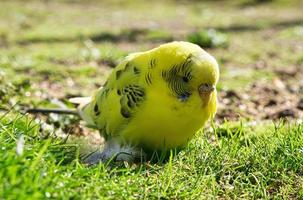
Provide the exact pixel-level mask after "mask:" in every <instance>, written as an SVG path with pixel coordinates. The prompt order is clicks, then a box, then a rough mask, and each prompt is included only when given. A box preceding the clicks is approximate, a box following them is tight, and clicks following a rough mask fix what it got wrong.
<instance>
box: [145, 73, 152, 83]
mask: <svg viewBox="0 0 303 200" xmlns="http://www.w3.org/2000/svg"><path fill="white" fill-rule="evenodd" d="M145 82H146V83H147V84H148V85H151V84H152V83H153V82H152V76H151V73H147V74H146V75H145Z"/></svg>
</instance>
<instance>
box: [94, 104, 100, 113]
mask: <svg viewBox="0 0 303 200" xmlns="http://www.w3.org/2000/svg"><path fill="white" fill-rule="evenodd" d="M94 112H95V115H96V116H98V115H100V110H99V107H98V104H97V103H96V104H95V106H94Z"/></svg>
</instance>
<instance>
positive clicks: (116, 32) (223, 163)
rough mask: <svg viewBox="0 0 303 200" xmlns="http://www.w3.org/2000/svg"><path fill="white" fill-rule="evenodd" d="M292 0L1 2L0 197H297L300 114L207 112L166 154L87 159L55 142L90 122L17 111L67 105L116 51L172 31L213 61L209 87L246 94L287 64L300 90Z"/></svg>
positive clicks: (75, 146) (302, 191) (301, 175)
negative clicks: (146, 158) (129, 160)
mask: <svg viewBox="0 0 303 200" xmlns="http://www.w3.org/2000/svg"><path fill="white" fill-rule="evenodd" d="M302 5H303V4H302V1H301V0H292V1H288V0H272V1H266V2H264V3H262V2H261V3H260V1H256V0H249V1H246V0H240V1H237V0H230V1H195V0H192V1H173V0H171V1H165V2H164V1H158V0H156V1H149V2H147V1H140V0H133V1H130V0H124V1H120V0H115V1H96V0H88V1H80V0H75V1H68V0H56V1H38V0H29V1H17V0H12V1H0V144H1V145H0V180H1V182H0V199H46V198H50V199H98V198H100V199H303V183H302V181H303V168H302V166H303V135H302V133H303V124H302V119H300V118H297V119H293V120H290V121H288V122H287V121H284V122H283V121H280V122H277V121H273V120H271V119H268V121H255V116H250V118H249V119H250V120H251V121H245V120H247V119H245V120H243V121H236V122H231V121H228V119H227V120H226V121H225V122H220V121H219V120H217V121H216V125H215V126H214V127H213V128H212V129H206V130H205V131H204V132H201V133H198V134H197V136H196V137H195V138H194V140H192V141H191V142H190V143H189V144H188V146H187V147H186V148H185V149H183V150H182V151H181V152H180V153H179V154H177V155H175V156H173V157H170V159H169V160H168V161H167V162H160V161H159V162H155V163H141V164H134V165H129V164H126V163H103V164H102V163H100V164H98V165H97V166H93V167H88V166H85V165H84V164H83V163H82V162H81V156H82V148H80V144H79V143H76V142H75V141H77V140H67V141H66V140H65V137H66V136H67V135H68V134H71V136H70V138H71V137H74V138H78V139H79V140H82V137H78V135H79V134H80V135H81V134H82V135H83V134H84V133H86V132H87V131H89V132H90V131H91V130H87V129H84V128H83V127H82V126H81V125H79V123H80V122H79V119H77V118H75V117H70V116H60V117H58V116H56V115H50V116H40V115H39V116H36V117H34V116H28V115H24V114H23V113H24V108H25V107H32V106H38V107H56V106H58V105H62V104H65V105H66V106H68V107H69V106H71V105H70V104H69V103H68V102H67V99H68V98H69V97H74V96H87V95H91V93H92V91H93V90H95V89H96V88H98V87H99V86H101V85H102V84H103V83H104V82H105V80H106V77H107V76H108V74H109V73H110V72H111V70H112V68H114V67H115V66H116V65H117V64H118V63H119V62H120V61H121V60H122V59H123V57H125V56H126V55H127V54H129V53H131V52H137V51H144V50H148V49H151V48H153V47H155V46H158V45H159V44H162V43H165V42H168V41H172V40H190V41H192V42H195V43H198V44H200V45H201V46H203V47H205V48H206V50H207V51H208V52H210V53H211V54H212V55H213V56H214V57H215V58H216V59H217V60H218V62H219V64H220V71H221V74H220V82H219V85H218V89H219V91H222V90H225V91H226V90H233V91H235V92H236V93H237V94H242V93H244V94H243V96H245V95H246V96H249V95H251V94H250V93H249V92H247V91H250V90H249V89H250V88H251V86H252V85H253V84H255V83H262V84H264V85H266V86H272V85H273V82H272V80H275V79H277V78H278V79H282V78H281V77H280V76H279V74H278V73H276V70H277V69H291V68H294V69H296V70H297V71H298V72H297V73H296V74H295V75H294V76H288V77H287V79H282V81H283V83H284V84H286V86H287V87H288V86H294V87H297V88H299V89H298V90H297V91H299V93H298V94H296V95H297V96H299V95H301V93H300V92H302V88H303V87H302V84H301V85H300V83H301V82H300V81H301V80H302V75H300V72H301V71H299V70H300V69H302V67H303V54H302V48H303V41H302V27H303V20H302V11H301V10H302V9H301V8H302ZM208 30H214V32H212V34H209V31H208ZM218 42H219V43H218ZM220 42H222V43H220ZM287 87H286V88H287ZM282 94H283V93H282ZM276 98H283V95H282V96H281V95H277V96H276ZM219 103H220V105H221V104H223V102H222V99H220V98H219ZM224 106H226V107H228V108H230V109H234V107H229V105H224ZM281 106H283V105H281ZM236 109H239V108H238V107H237V108H236ZM220 111H221V110H220V107H219V112H220ZM241 112H244V113H245V112H246V111H245V110H244V111H243V110H241ZM256 118H257V117H256ZM220 120H222V119H220ZM300 120H301V121H300ZM62 137H63V138H62ZM20 138H21V139H20ZM22 138H24V147H23V154H21V155H19V154H18V153H17V152H16V148H17V143H18V141H19V143H20V142H22ZM79 140H78V141H79ZM83 140H85V139H83ZM73 141H74V142H73Z"/></svg>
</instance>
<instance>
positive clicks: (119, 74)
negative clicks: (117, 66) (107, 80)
mask: <svg viewBox="0 0 303 200" xmlns="http://www.w3.org/2000/svg"><path fill="white" fill-rule="evenodd" d="M122 72H123V70H118V71H116V80H118V79H119V78H120V76H121V74H122Z"/></svg>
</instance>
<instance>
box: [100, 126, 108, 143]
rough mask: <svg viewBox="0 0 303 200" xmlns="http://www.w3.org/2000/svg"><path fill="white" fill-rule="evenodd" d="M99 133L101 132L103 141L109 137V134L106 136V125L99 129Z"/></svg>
mask: <svg viewBox="0 0 303 200" xmlns="http://www.w3.org/2000/svg"><path fill="white" fill-rule="evenodd" d="M100 132H101V134H102V136H104V139H105V140H107V139H108V137H109V134H108V132H107V130H106V123H105V124H104V125H103V126H102V128H101V129H100Z"/></svg>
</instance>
